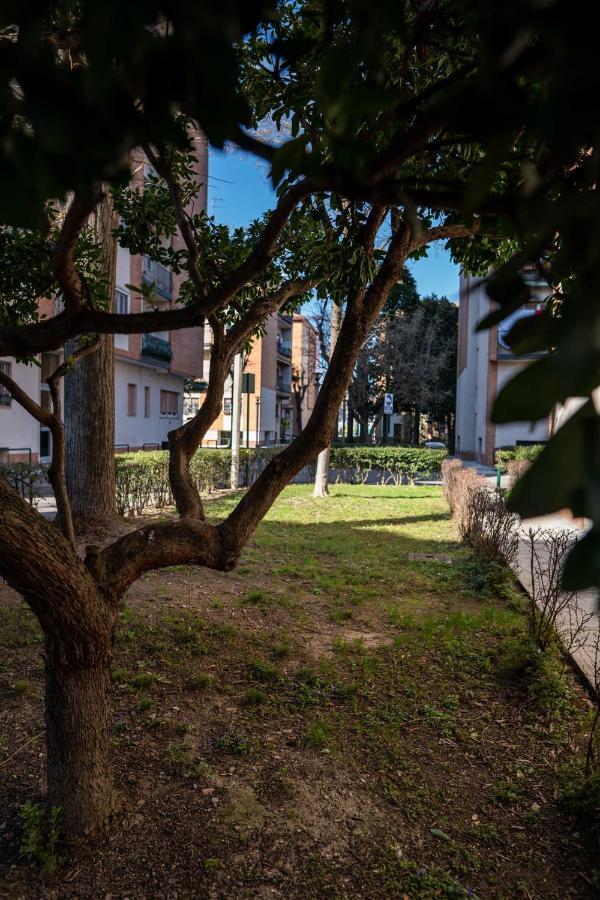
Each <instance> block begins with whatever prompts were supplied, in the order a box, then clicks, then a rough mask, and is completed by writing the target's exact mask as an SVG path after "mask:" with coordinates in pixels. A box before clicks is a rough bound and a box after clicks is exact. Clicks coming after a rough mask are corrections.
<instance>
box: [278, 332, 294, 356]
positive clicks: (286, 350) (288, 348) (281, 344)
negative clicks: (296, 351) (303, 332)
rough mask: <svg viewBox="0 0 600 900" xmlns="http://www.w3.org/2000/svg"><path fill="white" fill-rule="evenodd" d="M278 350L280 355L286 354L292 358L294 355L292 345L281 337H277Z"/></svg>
mask: <svg viewBox="0 0 600 900" xmlns="http://www.w3.org/2000/svg"><path fill="white" fill-rule="evenodd" d="M277 352H278V353H279V355H280V356H285V357H287V359H291V356H292V345H291V344H289V343H288V342H287V341H284V340H282V338H281V337H278V338H277Z"/></svg>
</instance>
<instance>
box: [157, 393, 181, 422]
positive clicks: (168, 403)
mask: <svg viewBox="0 0 600 900" xmlns="http://www.w3.org/2000/svg"><path fill="white" fill-rule="evenodd" d="M178 413H179V394H178V393H177V392H176V391H161V392H160V414H161V416H176V415H178Z"/></svg>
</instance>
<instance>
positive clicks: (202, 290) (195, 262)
mask: <svg viewBox="0 0 600 900" xmlns="http://www.w3.org/2000/svg"><path fill="white" fill-rule="evenodd" d="M144 152H145V154H146V156H147V157H148V159H149V160H150V163H151V164H152V165H153V166H154V168H155V169H156V171H157V172H158V174H159V175H160V177H161V178H162V179H163V180H164V182H165V184H166V185H167V187H168V189H169V193H170V195H171V201H172V204H173V212H174V213H175V221H176V222H177V226H178V228H179V231H180V233H181V237H182V238H183V241H184V243H185V246H186V247H187V251H188V253H189V255H190V266H189V269H188V271H189V274H190V278H191V280H192V283H193V285H194V288H195V289H196V294H197V296H198V299H203V298H204V297H206V285H205V284H204V282H203V281H202V276H201V275H200V248H199V247H198V244H197V242H196V238H195V236H194V233H193V231H192V227H191V225H190V219H189V216H188V214H187V212H186V210H185V208H184V205H183V201H182V199H181V190H180V188H179V184H178V182H177V179H176V178H175V177H174V175H173V172H172V171H171V169H170V167H169V166H168V164H167V162H166V160H165V159H164V157H163V156H160V155H158V154H157V153H154V151H153V150H152V148H151V147H149V146H147V145H146V146H145V147H144Z"/></svg>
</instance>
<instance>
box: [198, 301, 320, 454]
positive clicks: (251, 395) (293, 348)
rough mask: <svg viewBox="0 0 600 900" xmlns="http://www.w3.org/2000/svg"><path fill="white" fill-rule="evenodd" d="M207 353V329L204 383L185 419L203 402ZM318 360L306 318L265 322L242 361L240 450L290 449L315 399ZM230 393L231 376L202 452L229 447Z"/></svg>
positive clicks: (280, 315) (277, 315) (276, 316)
mask: <svg viewBox="0 0 600 900" xmlns="http://www.w3.org/2000/svg"><path fill="white" fill-rule="evenodd" d="M211 350H212V336H211V333H210V329H208V328H206V329H205V332H204V369H203V380H200V381H197V382H196V384H195V385H194V389H193V390H192V391H191V392H190V393H189V394H188V395H187V396H186V403H185V413H184V417H185V418H190V417H191V416H192V415H194V413H195V412H196V411H197V410H198V408H199V406H200V405H201V403H202V401H203V397H204V392H205V390H206V383H207V382H208V373H209V365H210V354H211ZM316 357H317V340H316V334H315V331H314V329H313V328H312V326H311V325H310V323H309V321H308V320H307V319H306V317H305V316H302V315H300V314H298V313H296V314H295V315H293V316H289V315H284V314H283V313H274V314H273V315H271V316H270V317H269V319H268V320H267V322H266V326H265V333H264V335H262V337H259V338H256V339H255V341H254V343H253V345H252V349H251V351H250V353H249V355H248V356H247V357H246V359H245V361H244V379H243V385H242V388H243V391H242V414H241V422H240V432H241V440H242V446H244V447H246V446H247V447H257V446H263V447H264V446H273V445H276V444H281V443H288V442H289V441H290V440H291V439H292V437H294V436H295V435H296V434H297V433H298V431H299V430H301V427H304V425H305V424H306V422H307V421H308V418H309V416H310V413H311V411H312V408H313V406H314V403H315V399H316V391H317V385H316V379H315V373H316ZM247 388H249V389H250V390H249V391H248V390H247ZM232 392H233V380H232V378H231V376H230V377H229V378H228V379H227V381H226V383H225V395H224V401H223V411H222V413H221V415H220V416H219V417H218V419H217V420H216V421H215V422H214V423H213V425H212V427H211V428H210V430H209V431H208V432H207V434H206V436H205V438H204V441H203V446H205V447H226V446H229V444H230V442H231V409H232V401H233V397H232Z"/></svg>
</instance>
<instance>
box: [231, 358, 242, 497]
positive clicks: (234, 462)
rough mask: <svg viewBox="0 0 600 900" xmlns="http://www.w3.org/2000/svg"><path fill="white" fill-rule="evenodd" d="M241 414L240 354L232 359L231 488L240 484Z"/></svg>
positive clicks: (235, 487) (233, 488)
mask: <svg viewBox="0 0 600 900" xmlns="http://www.w3.org/2000/svg"><path fill="white" fill-rule="evenodd" d="M241 415H242V354H241V353H238V354H237V355H236V357H235V359H234V361H233V391H232V402H231V489H232V490H234V491H235V490H236V489H237V488H238V487H239V485H240V418H241Z"/></svg>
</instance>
